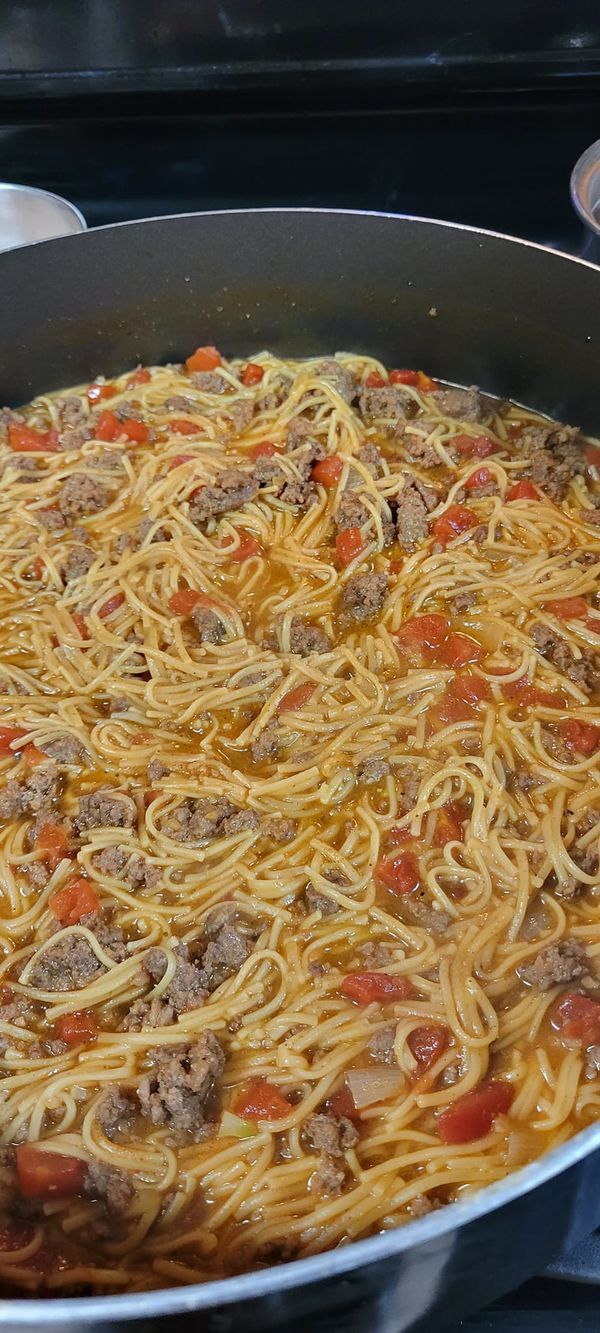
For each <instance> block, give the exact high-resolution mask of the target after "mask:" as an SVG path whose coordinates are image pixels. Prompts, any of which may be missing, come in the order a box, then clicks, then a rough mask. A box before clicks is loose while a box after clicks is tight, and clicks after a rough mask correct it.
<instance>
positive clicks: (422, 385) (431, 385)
mask: <svg viewBox="0 0 600 1333" xmlns="http://www.w3.org/2000/svg"><path fill="white" fill-rule="evenodd" d="M437 387H438V386H437V382H436V380H432V378H431V375H426V374H425V371H424V370H418V371H417V388H418V389H420V391H421V393H431V391H432V389H437Z"/></svg>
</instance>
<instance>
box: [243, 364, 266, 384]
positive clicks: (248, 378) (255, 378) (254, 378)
mask: <svg viewBox="0 0 600 1333" xmlns="http://www.w3.org/2000/svg"><path fill="white" fill-rule="evenodd" d="M264 373H265V372H264V367H263V366H259V365H257V363H256V361H248V362H247V363H246V365H245V366H244V369H243V371H242V384H244V385H245V386H246V388H247V389H251V388H252V385H253V384H260V382H261V379H262V377H263V375H264Z"/></svg>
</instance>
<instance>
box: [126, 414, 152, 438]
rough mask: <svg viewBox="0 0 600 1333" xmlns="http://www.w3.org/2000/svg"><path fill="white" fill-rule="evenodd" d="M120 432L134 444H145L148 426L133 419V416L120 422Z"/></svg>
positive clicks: (147, 436)
mask: <svg viewBox="0 0 600 1333" xmlns="http://www.w3.org/2000/svg"><path fill="white" fill-rule="evenodd" d="M121 434H122V435H124V436H125V438H126V439H127V440H131V441H132V442H133V443H134V444H146V443H147V441H148V438H149V431H148V427H147V426H146V425H145V424H144V422H143V421H134V419H133V417H127V418H126V420H125V421H122V422H121Z"/></svg>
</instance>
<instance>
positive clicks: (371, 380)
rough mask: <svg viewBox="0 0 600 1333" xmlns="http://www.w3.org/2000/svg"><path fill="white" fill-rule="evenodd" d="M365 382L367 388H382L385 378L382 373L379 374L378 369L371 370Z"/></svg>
mask: <svg viewBox="0 0 600 1333" xmlns="http://www.w3.org/2000/svg"><path fill="white" fill-rule="evenodd" d="M365 384H366V386H367V389H383V388H384V387H385V380H384V378H383V375H380V374H379V371H378V370H372V371H371V373H370V375H367V378H366V380H365Z"/></svg>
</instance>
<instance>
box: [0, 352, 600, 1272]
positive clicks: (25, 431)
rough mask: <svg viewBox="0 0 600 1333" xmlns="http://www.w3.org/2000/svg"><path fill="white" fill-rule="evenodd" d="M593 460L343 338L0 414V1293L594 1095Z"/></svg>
mask: <svg viewBox="0 0 600 1333" xmlns="http://www.w3.org/2000/svg"><path fill="white" fill-rule="evenodd" d="M599 461H600V449H599V448H598V447H597V445H596V444H595V443H593V442H591V441H589V440H586V439H584V438H583V437H582V436H581V435H580V434H579V432H578V431H577V430H576V429H574V428H571V427H567V426H562V425H559V424H557V423H554V422H550V421H548V420H546V419H544V418H541V417H539V416H536V415H535V414H533V413H531V412H528V411H527V410H525V409H523V408H520V407H517V406H515V405H514V404H500V403H499V402H497V401H496V400H492V399H489V398H486V396H485V395H484V394H482V393H480V392H479V391H478V390H476V389H452V388H448V387H447V386H444V385H442V384H439V383H436V382H435V381H433V380H432V379H430V377H429V376H428V375H427V374H425V373H424V372H422V371H416V370H407V369H402V368H392V369H391V370H390V369H389V368H386V367H384V366H383V365H381V364H380V363H379V362H377V361H375V360H374V359H372V358H369V357H366V356H355V355H353V354H350V353H349V354H339V355H338V356H336V357H335V358H330V359H327V360H323V359H312V360H308V361H302V362H298V361H285V360H280V359H278V358H276V357H274V356H271V355H270V354H269V353H268V352H263V353H260V354H259V355H256V356H254V357H253V360H252V361H227V360H225V359H224V357H223V355H222V354H221V353H220V352H219V351H218V350H217V349H215V348H213V347H210V346H207V347H200V348H198V349H197V350H196V351H195V352H193V353H192V354H191V355H190V357H189V358H188V360H187V362H186V363H185V365H183V366H168V367H160V366H158V367H138V368H137V370H133V371H132V370H130V371H127V372H125V373H124V374H123V375H122V376H121V377H119V378H118V379H115V380H111V381H109V382H107V381H105V380H104V379H103V378H102V377H98V378H97V379H96V380H94V381H93V382H92V383H91V384H89V385H81V386H78V387H76V388H74V389H71V390H68V391H65V392H64V393H62V394H52V395H49V396H42V397H39V398H37V399H36V400H35V401H34V402H33V403H32V404H30V405H29V406H28V407H26V408H24V409H22V410H21V411H18V412H13V411H10V410H9V409H5V410H3V411H2V412H1V413H0V467H1V469H2V492H1V497H0V619H1V622H2V633H1V635H0V694H1V696H2V697H1V708H0V944H1V949H0V1071H1V1080H2V1082H1V1089H0V1090H1V1097H0V1137H1V1144H2V1155H1V1158H0V1283H1V1287H2V1289H3V1291H4V1292H5V1293H6V1294H9V1295H10V1294H12V1295H16V1294H19V1293H20V1294H31V1293H33V1294H36V1293H38V1294H40V1295H49V1294H53V1295H58V1294H63V1295H69V1294H81V1293H84V1294H85V1293H92V1294H102V1293H107V1292H113V1293H114V1292H127V1291H139V1290H144V1289H148V1288H153V1287H161V1286H163V1287H164V1286H174V1285H178V1284H181V1283H192V1282H197V1281H203V1280H207V1279H210V1278H215V1277H224V1276H227V1275H231V1274H235V1273H239V1272H243V1271H245V1270H249V1269H253V1268H258V1267H264V1266H267V1265H269V1264H273V1263H280V1262H285V1261H286V1260H289V1259H292V1258H296V1257H302V1256H307V1255H311V1254H315V1253H317V1252H318V1251H321V1250H323V1249H326V1248H327V1247H334V1246H337V1245H340V1244H344V1243H347V1242H349V1241H351V1240H353V1239H356V1238H358V1237H362V1236H368V1235H373V1234H376V1233H378V1232H380V1231H383V1230H386V1229H389V1228H392V1227H396V1226H398V1225H400V1224H404V1223H406V1222H409V1221H411V1220H412V1219H414V1218H417V1217H421V1216H423V1215H424V1214H426V1213H427V1212H430V1211H431V1210H432V1209H439V1208H442V1207H445V1206H447V1205H448V1204H450V1203H452V1202H453V1201H454V1200H455V1199H457V1198H460V1197H464V1196H466V1195H468V1194H470V1193H471V1192H472V1191H473V1190H475V1189H478V1188H479V1187H480V1186H482V1185H485V1184H488V1183H491V1182H492V1181H495V1180H499V1179H502V1178H503V1177H504V1176H505V1175H506V1174H507V1173H508V1172H510V1171H511V1170H512V1169H514V1168H516V1167H518V1166H521V1165H523V1164H524V1163H526V1162H528V1161H530V1160H532V1159H534V1158H536V1157H537V1156H539V1155H540V1154H541V1153H543V1152H545V1151H546V1150H547V1149H548V1148H550V1147H553V1146H555V1145H557V1144H559V1143H561V1142H563V1141H564V1140H565V1139H567V1138H569V1137H570V1136H571V1135H572V1134H574V1133H575V1132H576V1131H577V1130H579V1129H581V1128H582V1127H584V1126H586V1125H588V1124H589V1123H591V1122H592V1121H593V1120H594V1119H595V1118H596V1117H597V1115H598V1108H599V1106H600V1079H599V1070H600V984H599V978H598V954H599V952H600V898H599V879H600V871H599V863H598V836H599V831H600V823H599V811H600V800H599V797H598V750H599V744H600V710H599V686H600V606H599V604H598V570H599V569H600V533H599V528H598V516H599V514H600V508H599V507H597V506H598V505H599V503H600V488H599V486H598V475H599V473H598V466H599Z"/></svg>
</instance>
